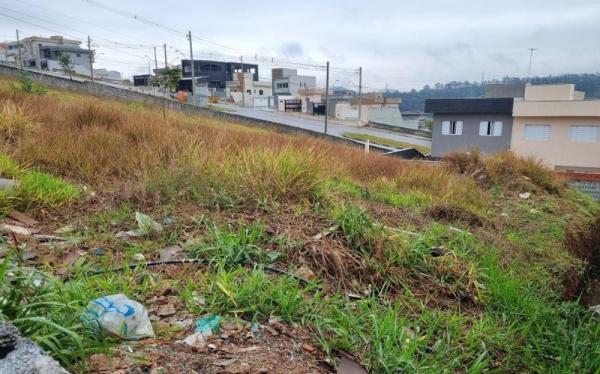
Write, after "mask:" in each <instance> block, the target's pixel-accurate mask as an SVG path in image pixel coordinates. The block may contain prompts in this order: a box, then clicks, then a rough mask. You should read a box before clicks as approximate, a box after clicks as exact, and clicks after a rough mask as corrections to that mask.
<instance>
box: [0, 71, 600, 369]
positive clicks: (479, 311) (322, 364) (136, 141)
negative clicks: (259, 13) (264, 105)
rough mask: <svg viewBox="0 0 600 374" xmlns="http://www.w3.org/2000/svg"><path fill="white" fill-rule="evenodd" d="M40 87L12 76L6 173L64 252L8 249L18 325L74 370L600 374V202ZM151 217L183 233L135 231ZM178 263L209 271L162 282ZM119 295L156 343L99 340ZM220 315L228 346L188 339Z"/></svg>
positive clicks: (505, 162) (469, 164)
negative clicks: (94, 327)
mask: <svg viewBox="0 0 600 374" xmlns="http://www.w3.org/2000/svg"><path fill="white" fill-rule="evenodd" d="M15 84H16V86H15ZM11 86H12V87H11ZM27 91H34V92H32V93H29V92H27ZM35 91H36V90H30V89H27V88H26V87H25V88H24V87H22V86H19V83H14V82H9V81H0V103H1V108H2V112H1V113H0V138H1V144H2V145H1V155H0V173H1V174H2V177H4V178H14V179H15V180H17V181H18V185H17V186H16V187H14V188H12V189H8V190H5V191H4V192H2V193H1V194H0V208H1V210H2V212H3V214H8V213H10V212H11V211H13V210H19V211H21V212H24V213H26V214H27V215H29V216H31V217H33V218H35V219H36V220H37V221H39V224H34V225H33V227H30V228H29V229H34V228H35V229H38V230H40V233H42V234H52V235H59V236H61V237H62V238H64V239H67V240H66V241H63V240H60V241H58V240H56V241H50V242H47V241H44V240H41V239H40V237H39V236H37V237H36V236H35V235H26V234H23V235H5V239H4V242H5V244H4V246H5V249H6V250H7V251H8V253H5V254H4V256H5V257H4V260H3V263H2V267H1V269H0V282H1V288H0V297H1V300H0V301H1V302H0V316H1V318H3V319H8V320H11V321H13V323H14V324H15V326H17V327H18V328H19V329H20V330H21V331H22V332H23V333H24V334H25V335H27V336H29V337H31V338H32V339H33V340H34V341H36V342H38V343H39V344H40V345H41V346H42V347H44V348H45V349H46V350H48V351H49V352H50V353H51V354H52V355H53V356H54V357H56V358H57V359H58V360H60V362H61V363H62V364H63V365H64V366H65V367H67V368H69V369H70V370H72V371H73V372H94V371H102V370H105V371H111V370H117V369H130V370H131V371H129V372H135V373H137V372H150V370H152V369H154V370H155V371H153V372H161V371H160V370H162V372H165V373H167V372H194V371H196V372H217V371H219V370H227V371H228V372H244V371H246V372H259V371H261V370H262V371H263V372H328V371H332V370H335V366H336V365H337V362H338V357H339V355H340V353H339V352H340V351H345V352H346V353H347V354H350V355H352V356H353V357H354V358H355V359H356V360H357V361H360V362H362V364H363V365H364V366H365V367H367V368H368V369H369V370H370V371H372V372H399V371H408V372H413V371H414V372H436V373H437V372H472V373H475V372H485V371H497V372H538V373H547V372H556V373H564V372H577V373H586V372H597V371H598V370H599V369H600V344H599V343H598V342H600V322H599V320H598V318H597V317H594V316H593V315H592V313H591V312H590V311H588V310H587V307H584V306H581V305H579V304H578V302H577V298H578V297H579V296H580V295H581V293H582V292H585V284H586V283H585V278H586V277H588V276H593V275H594V272H593V270H594V268H593V266H592V265H594V261H596V262H597V261H598V255H597V251H598V242H593V241H592V240H593V235H594V233H597V232H598V230H599V228H600V221H596V220H597V218H596V217H597V216H598V211H599V207H598V204H596V203H594V202H593V201H591V199H589V198H587V197H585V196H583V195H581V194H579V193H577V192H575V191H573V190H571V189H569V188H568V187H566V185H565V184H564V183H563V182H562V181H560V180H558V179H556V177H555V176H554V175H553V174H552V173H551V172H550V171H548V170H546V169H544V168H543V167H541V166H540V165H539V164H538V163H537V162H535V161H534V160H523V159H519V158H517V157H515V156H513V155H511V154H510V153H507V154H503V155H500V156H497V157H494V158H482V157H480V156H479V155H478V154H477V153H476V152H475V153H473V154H471V155H456V156H454V157H452V158H450V159H449V160H448V162H447V163H446V164H444V165H441V164H426V163H416V162H408V161H402V160H399V159H395V158H390V157H385V156H382V155H377V154H370V155H365V154H364V153H362V152H361V151H360V150H358V149H353V148H349V147H346V146H342V145H336V144H332V143H328V142H325V141H321V140H315V139H312V138H308V137H304V136H290V135H283V134H278V133H274V132H268V131H265V130H257V129H252V128H249V127H243V126H240V125H236V124H234V123H226V122H221V121H217V120H213V119H207V118H203V117H198V116H191V115H183V114H180V113H175V112H169V113H167V118H166V119H163V114H162V110H161V109H160V108H150V107H146V106H144V105H143V104H133V103H130V104H123V103H117V102H112V101H107V100H101V99H98V98H93V97H85V96H80V95H76V94H73V93H66V92H62V91H53V90H49V91H48V92H47V93H45V94H40V93H39V92H35ZM524 193H529V194H530V196H529V197H528V198H523V197H519V194H524ZM523 196H526V195H523ZM136 212H143V213H145V214H147V215H150V216H151V217H153V218H154V219H155V220H156V221H157V222H159V223H161V224H162V225H163V227H164V229H163V230H162V231H160V232H148V233H144V234H143V235H140V236H136V237H127V235H117V233H119V232H123V231H128V230H132V229H135V228H136V222H135V213H136ZM594 221H596V223H595V225H596V226H595V228H594V227H593V225H594ZM9 222H10V221H9ZM594 230H595V231H594ZM57 233H58V234H57ZM596 240H597V239H596ZM168 246H179V247H180V248H181V256H182V257H184V258H190V259H203V260H205V261H203V262H201V263H199V264H185V265H160V266H147V265H146V262H148V261H153V260H159V257H160V256H159V251H160V250H161V249H163V248H165V247H168ZM594 246H595V247H594ZM594 248H595V251H596V252H595V254H594V252H593V251H594ZM4 252H6V251H4ZM140 254H141V255H143V257H142V256H140ZM136 265H137V266H136ZM275 270H279V272H277V271H275ZM117 293H123V294H126V295H127V296H128V297H130V298H132V299H135V300H137V301H139V302H140V303H142V304H143V305H145V306H146V307H148V309H149V310H150V315H151V317H152V320H153V324H154V329H155V332H156V333H157V338H154V339H148V340H144V341H141V342H137V343H136V342H123V341H119V340H116V339H109V338H107V337H102V336H98V335H97V334H95V333H93V332H92V331H90V330H89V329H88V328H87V327H85V326H84V324H83V323H82V320H81V315H82V313H83V311H84V310H85V308H86V305H87V303H88V302H89V301H90V300H93V299H95V298H97V297H100V296H104V295H112V294H117ZM171 307H172V308H171ZM209 313H210V314H215V315H220V316H222V317H223V318H224V320H225V321H226V322H227V323H225V326H223V329H222V334H221V335H220V336H219V335H218V334H217V335H215V336H212V337H211V338H210V339H209V341H208V343H211V344H214V347H211V348H205V349H202V350H196V351H194V349H193V348H191V347H188V346H186V345H183V344H180V343H177V341H179V340H181V339H183V338H184V337H186V336H187V335H189V334H190V333H191V332H192V330H193V327H192V326H190V325H189V324H186V323H185V321H186V320H196V319H197V318H199V317H202V316H204V315H206V314H209ZM232 324H233V325H234V326H237V327H233V328H226V327H227V326H226V325H232ZM250 326H251V327H250ZM108 356H109V357H112V359H111V360H108V359H107V357H108ZM90 357H91V359H90ZM231 358H237V359H238V360H237V361H235V362H233V363H228V364H229V365H224V364H222V363H219V362H218V361H223V360H227V359H231ZM219 365H221V366H219ZM225 366H226V367H225Z"/></svg>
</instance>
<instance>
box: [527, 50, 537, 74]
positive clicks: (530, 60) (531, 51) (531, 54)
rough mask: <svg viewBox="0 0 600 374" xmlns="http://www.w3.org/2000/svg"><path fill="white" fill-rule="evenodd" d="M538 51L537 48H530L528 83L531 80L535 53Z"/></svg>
mask: <svg viewBox="0 0 600 374" xmlns="http://www.w3.org/2000/svg"><path fill="white" fill-rule="evenodd" d="M535 50H537V48H529V70H528V71H527V82H528V83H529V81H530V79H531V62H532V61H533V51H535Z"/></svg>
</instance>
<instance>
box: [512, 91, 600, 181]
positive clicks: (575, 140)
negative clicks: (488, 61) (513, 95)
mask: <svg viewBox="0 0 600 374" xmlns="http://www.w3.org/2000/svg"><path fill="white" fill-rule="evenodd" d="M513 117H514V125H513V129H512V145H511V148H512V150H513V151H514V152H515V153H517V154H519V155H522V156H534V157H537V158H539V159H541V160H542V161H543V162H544V163H545V164H546V165H547V166H548V167H550V168H552V169H554V170H563V171H580V172H595V173H597V172H600V100H585V93H583V92H579V91H576V90H575V85H573V84H560V85H542V86H527V88H526V89H525V97H524V99H523V100H516V101H515V104H514V110H513Z"/></svg>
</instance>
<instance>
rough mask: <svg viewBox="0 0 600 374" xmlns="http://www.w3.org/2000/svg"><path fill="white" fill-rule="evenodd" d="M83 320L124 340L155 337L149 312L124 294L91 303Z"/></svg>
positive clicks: (102, 298)
mask: <svg viewBox="0 0 600 374" xmlns="http://www.w3.org/2000/svg"><path fill="white" fill-rule="evenodd" d="M83 319H84V321H85V322H87V323H88V324H90V325H91V326H94V327H97V328H99V329H100V328H101V329H104V330H106V331H108V332H109V333H110V334H112V335H116V336H118V337H120V338H122V339H127V340H137V339H141V338H152V337H154V330H153V329H152V324H151V323H150V319H149V318H148V310H146V308H145V307H144V306H143V305H142V304H140V303H138V302H137V301H134V300H130V299H129V298H128V297H127V296H125V295H123V294H117V295H110V296H105V297H101V298H98V299H96V300H93V301H91V302H90V303H89V304H88V306H87V310H86V312H85V314H84V316H83Z"/></svg>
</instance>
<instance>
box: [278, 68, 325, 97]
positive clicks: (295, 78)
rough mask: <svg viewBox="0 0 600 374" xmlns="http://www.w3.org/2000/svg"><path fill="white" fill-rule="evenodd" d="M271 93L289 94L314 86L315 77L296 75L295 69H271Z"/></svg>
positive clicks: (315, 82)
mask: <svg viewBox="0 0 600 374" xmlns="http://www.w3.org/2000/svg"><path fill="white" fill-rule="evenodd" d="M271 76H272V79H273V94H274V95H275V96H290V95H296V93H297V92H298V91H299V90H301V89H305V88H316V87H317V77H313V76H309V75H298V71H297V70H296V69H273V70H271Z"/></svg>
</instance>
